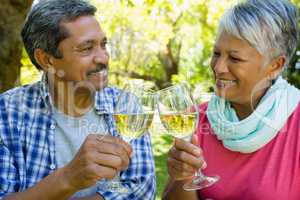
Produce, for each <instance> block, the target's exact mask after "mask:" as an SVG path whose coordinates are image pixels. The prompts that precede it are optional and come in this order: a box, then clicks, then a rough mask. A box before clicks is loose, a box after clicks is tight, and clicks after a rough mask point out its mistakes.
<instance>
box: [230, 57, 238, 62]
mask: <svg viewBox="0 0 300 200" xmlns="http://www.w3.org/2000/svg"><path fill="white" fill-rule="evenodd" d="M229 58H230V59H231V60H232V61H234V62H238V61H241V59H240V58H237V57H234V56H230V57H229Z"/></svg>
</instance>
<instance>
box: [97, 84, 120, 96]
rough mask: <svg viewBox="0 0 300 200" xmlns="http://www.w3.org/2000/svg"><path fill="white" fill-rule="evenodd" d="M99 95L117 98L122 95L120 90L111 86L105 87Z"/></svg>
mask: <svg viewBox="0 0 300 200" xmlns="http://www.w3.org/2000/svg"><path fill="white" fill-rule="evenodd" d="M99 93H100V94H106V95H112V96H115V95H118V94H119V93H120V89H118V88H116V87H113V86H109V87H105V88H104V89H103V90H101V91H99Z"/></svg>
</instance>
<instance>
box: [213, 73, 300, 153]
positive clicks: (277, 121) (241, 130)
mask: <svg viewBox="0 0 300 200" xmlns="http://www.w3.org/2000/svg"><path fill="white" fill-rule="evenodd" d="M299 101H300V91H299V90H298V89H297V88H295V87H293V86H292V85H290V84H289V83H288V82H287V81H286V80H284V79H283V78H282V77H279V78H278V79H277V80H276V82H275V84H274V85H272V86H271V87H270V88H269V89H268V91H267V92H266V94H265V95H264V96H263V97H262V99H261V100H260V103H259V104H258V106H257V107H256V109H255V110H254V111H253V113H251V115H249V116H248V117H247V118H245V119H243V120H241V121H240V120H239V119H238V117H237V115H236V113H235V111H234V109H233V108H231V106H230V103H229V102H228V101H226V100H224V99H223V98H220V97H218V96H216V95H213V96H212V98H211V100H210V101H209V103H208V108H207V117H208V120H209V122H210V125H211V127H212V129H213V130H214V132H215V134H216V135H217V138H218V139H219V140H222V143H223V145H224V147H225V148H227V149H229V150H231V151H237V152H241V153H252V152H255V151H257V150H259V149H260V148H261V147H263V146H264V145H266V144H267V143H268V142H270V141H271V140H272V139H273V138H274V137H275V136H276V135H277V133H278V131H279V130H281V129H282V128H283V126H284V124H285V123H286V121H287V119H288V118H289V116H290V115H291V114H292V113H293V111H294V110H295V109H296V107H297V105H298V102H299Z"/></svg>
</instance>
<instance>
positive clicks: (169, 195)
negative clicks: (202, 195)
mask: <svg viewBox="0 0 300 200" xmlns="http://www.w3.org/2000/svg"><path fill="white" fill-rule="evenodd" d="M184 183H185V181H174V180H170V179H169V181H168V184H167V186H166V188H165V191H164V193H163V196H162V199H163V200H182V199H188V200H200V199H199V198H198V195H197V191H189V192H188V191H185V190H183V188H182V187H183V185H184Z"/></svg>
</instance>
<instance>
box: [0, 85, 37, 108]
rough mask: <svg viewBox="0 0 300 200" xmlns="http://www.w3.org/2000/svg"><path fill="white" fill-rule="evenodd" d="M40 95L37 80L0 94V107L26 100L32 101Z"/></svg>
mask: <svg viewBox="0 0 300 200" xmlns="http://www.w3.org/2000/svg"><path fill="white" fill-rule="evenodd" d="M39 96H40V90H39V82H37V83H34V84H29V85H24V86H19V87H15V88H12V89H10V90H8V91H6V92H4V93H2V94H0V107H3V106H5V107H6V106H9V105H19V104H22V103H25V102H28V101H31V102H32V103H33V101H34V100H37V98H38V97H39Z"/></svg>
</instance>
